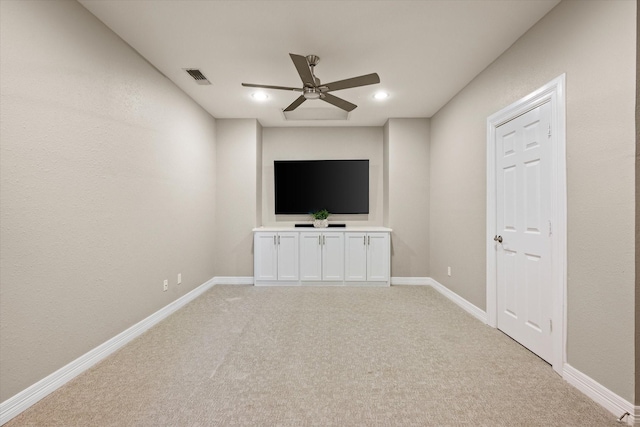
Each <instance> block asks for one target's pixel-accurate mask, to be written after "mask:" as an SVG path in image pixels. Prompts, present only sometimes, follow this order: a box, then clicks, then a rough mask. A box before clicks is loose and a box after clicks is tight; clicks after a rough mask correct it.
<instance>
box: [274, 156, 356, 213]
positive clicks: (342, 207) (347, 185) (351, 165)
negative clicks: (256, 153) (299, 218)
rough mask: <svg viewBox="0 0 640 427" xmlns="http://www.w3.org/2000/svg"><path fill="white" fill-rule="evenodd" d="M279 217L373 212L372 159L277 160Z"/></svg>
mask: <svg viewBox="0 0 640 427" xmlns="http://www.w3.org/2000/svg"><path fill="white" fill-rule="evenodd" d="M273 169H274V181H275V205H276V206H275V211H276V212H275V213H276V215H293V214H308V213H310V212H315V211H317V210H321V209H326V210H328V211H329V212H330V213H332V214H368V213H369V160H275V161H274V162H273Z"/></svg>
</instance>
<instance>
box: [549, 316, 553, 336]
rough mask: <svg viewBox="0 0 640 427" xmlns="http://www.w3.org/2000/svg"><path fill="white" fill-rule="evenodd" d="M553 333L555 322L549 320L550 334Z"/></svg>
mask: <svg viewBox="0 0 640 427" xmlns="http://www.w3.org/2000/svg"><path fill="white" fill-rule="evenodd" d="M551 332H553V320H551V319H549V333H551Z"/></svg>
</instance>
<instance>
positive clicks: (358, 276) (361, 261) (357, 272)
mask: <svg viewBox="0 0 640 427" xmlns="http://www.w3.org/2000/svg"><path fill="white" fill-rule="evenodd" d="M344 238H345V242H344V250H345V254H344V255H345V256H344V258H345V261H344V270H345V271H344V280H346V281H350V282H364V281H366V280H367V240H366V238H367V235H366V234H365V233H345V236H344Z"/></svg>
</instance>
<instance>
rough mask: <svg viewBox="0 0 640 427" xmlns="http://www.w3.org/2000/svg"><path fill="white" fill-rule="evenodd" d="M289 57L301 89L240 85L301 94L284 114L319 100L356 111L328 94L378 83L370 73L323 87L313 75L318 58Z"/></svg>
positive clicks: (375, 77)
mask: <svg viewBox="0 0 640 427" xmlns="http://www.w3.org/2000/svg"><path fill="white" fill-rule="evenodd" d="M289 56H290V57H291V60H292V61H293V65H294V66H295V67H296V70H297V71H298V74H299V75H300V79H301V80H302V88H295V87H288V86H272V85H261V84H254V83H242V86H245V87H257V88H262V89H277V90H288V91H294V92H302V95H300V96H299V97H298V98H297V99H296V100H295V101H293V102H292V103H291V104H290V105H289V106H288V107H287V108H285V109H284V110H283V112H285V113H286V112H291V111H293V110H295V109H296V108H298V107H299V106H300V105H302V103H303V102H305V101H306V100H307V99H312V100H313V99H320V100H322V101H324V102H327V103H329V104H331V105H334V106H336V107H338V108H340V109H342V110H344V111H346V112H350V111H353V110H354V109H356V108H357V107H358V106H357V105H355V104H352V103H350V102H349V101H345V100H344V99H342V98H338V97H337V96H334V95H332V94H330V93H329V92H332V91H336V90H342V89H350V88H353V87H360V86H367V85H372V84H376V83H380V77H379V76H378V74H377V73H371V74H366V75H364V76H359V77H352V78H350V79H345V80H338V81H335V82H332V83H327V84H324V85H323V84H322V83H321V82H320V79H319V78H317V77H316V76H315V74H314V68H315V66H316V65H317V64H318V62H319V61H320V57H318V56H317V55H307V56H302V55H296V54H294V53H290V54H289Z"/></svg>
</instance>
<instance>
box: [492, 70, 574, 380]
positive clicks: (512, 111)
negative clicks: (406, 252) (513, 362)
mask: <svg viewBox="0 0 640 427" xmlns="http://www.w3.org/2000/svg"><path fill="white" fill-rule="evenodd" d="M565 80H566V75H565V74H562V75H560V76H558V77H556V78H555V79H553V80H552V81H550V82H549V83H547V84H545V85H544V86H542V87H541V88H539V89H538V90H536V91H534V92H532V93H530V94H529V95H527V96H525V97H524V98H522V99H520V100H518V101H516V102H514V103H513V104H511V105H509V106H507V107H505V108H503V109H501V110H500V111H498V112H496V113H494V114H492V115H491V116H489V117H488V118H487V228H486V242H487V243H486V254H487V278H486V279H487V324H488V325H489V326H491V327H493V328H497V326H498V303H497V271H496V261H497V255H496V253H497V250H496V243H495V242H494V241H493V237H494V236H495V235H496V234H497V233H496V217H497V215H496V210H497V206H496V144H495V138H496V129H497V128H498V127H499V126H501V125H503V124H505V123H506V122H508V121H510V120H512V119H514V118H516V117H518V116H521V115H522V114H524V113H526V112H528V111H530V110H532V109H534V108H536V107H538V106H540V105H542V104H544V103H547V102H550V103H551V222H552V224H551V227H552V239H551V281H552V284H551V285H552V304H553V306H552V310H551V321H552V325H553V329H552V331H553V333H552V342H553V356H552V362H551V364H552V366H553V369H554V370H555V371H556V372H557V373H558V374H560V375H562V371H563V367H564V364H565V362H566V360H567V357H566V356H567V354H566V348H567V345H566V336H567V329H566V327H567V321H566V320H567V319H566V315H567V312H566V295H567V177H566V175H567V166H566V165H567V159H566V115H565V114H566V110H565V101H566V100H565Z"/></svg>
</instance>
